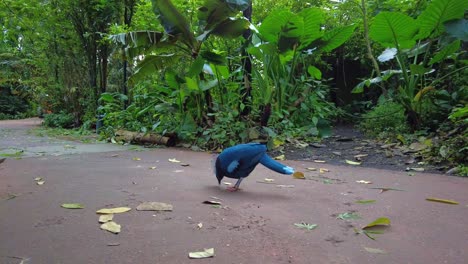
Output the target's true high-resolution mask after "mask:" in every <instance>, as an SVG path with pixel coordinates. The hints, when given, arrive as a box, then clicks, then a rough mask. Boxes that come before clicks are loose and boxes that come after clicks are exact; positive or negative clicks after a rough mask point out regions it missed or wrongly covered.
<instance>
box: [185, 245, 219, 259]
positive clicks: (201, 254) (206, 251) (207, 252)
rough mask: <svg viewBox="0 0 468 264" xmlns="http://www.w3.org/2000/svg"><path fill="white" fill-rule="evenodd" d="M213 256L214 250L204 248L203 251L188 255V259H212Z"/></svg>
mask: <svg viewBox="0 0 468 264" xmlns="http://www.w3.org/2000/svg"><path fill="white" fill-rule="evenodd" d="M213 256H214V248H205V249H204V250H203V251H197V252H190V253H189V258H192V259H202V258H212V257H213Z"/></svg>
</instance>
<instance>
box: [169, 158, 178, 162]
mask: <svg viewBox="0 0 468 264" xmlns="http://www.w3.org/2000/svg"><path fill="white" fill-rule="evenodd" d="M169 161H170V162H173V163H180V160H176V159H175V158H174V159H169Z"/></svg>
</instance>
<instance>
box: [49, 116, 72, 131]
mask: <svg viewBox="0 0 468 264" xmlns="http://www.w3.org/2000/svg"><path fill="white" fill-rule="evenodd" d="M73 122H74V117H73V115H72V114H69V113H65V112H60V113H58V114H47V115H45V116H44V125H45V126H48V127H62V128H70V127H72V126H73Z"/></svg>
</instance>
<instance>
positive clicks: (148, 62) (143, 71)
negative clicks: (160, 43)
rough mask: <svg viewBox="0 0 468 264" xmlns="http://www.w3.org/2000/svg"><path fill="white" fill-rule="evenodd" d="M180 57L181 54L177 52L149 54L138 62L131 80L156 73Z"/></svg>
mask: <svg viewBox="0 0 468 264" xmlns="http://www.w3.org/2000/svg"><path fill="white" fill-rule="evenodd" d="M180 57H181V56H180V55H176V54H166V55H147V56H145V58H144V59H143V61H141V62H140V63H139V64H138V66H137V70H136V72H135V73H134V74H133V75H132V76H131V77H130V80H129V81H130V82H135V81H138V80H140V79H143V78H145V76H150V75H151V74H155V73H157V72H158V71H159V70H161V69H164V68H166V67H167V65H173V64H174V63H175V62H176V61H177V60H178V59H180Z"/></svg>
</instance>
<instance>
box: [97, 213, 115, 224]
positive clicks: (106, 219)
mask: <svg viewBox="0 0 468 264" xmlns="http://www.w3.org/2000/svg"><path fill="white" fill-rule="evenodd" d="M112 219H114V215H113V214H105V215H101V216H99V223H107V222H110V221H112Z"/></svg>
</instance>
